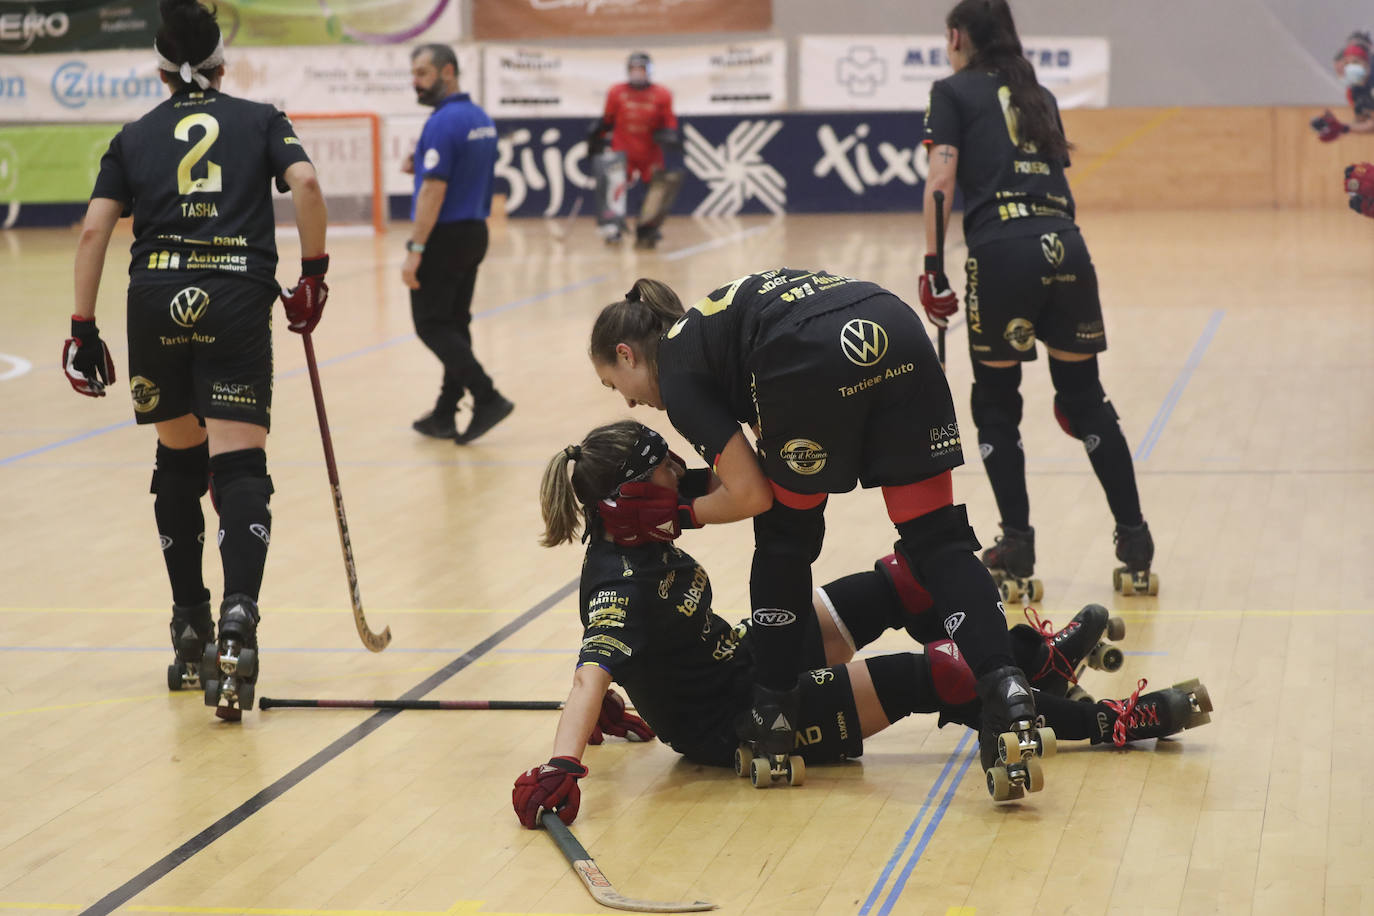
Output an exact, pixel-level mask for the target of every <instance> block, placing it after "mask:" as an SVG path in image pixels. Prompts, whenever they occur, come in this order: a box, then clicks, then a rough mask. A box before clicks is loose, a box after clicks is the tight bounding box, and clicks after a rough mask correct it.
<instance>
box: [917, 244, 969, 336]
mask: <svg viewBox="0 0 1374 916" xmlns="http://www.w3.org/2000/svg"><path fill="white" fill-rule="evenodd" d="M916 287H917V289H918V290H919V291H920V294H921V307H922V308H924V309H925V310H926V317H927V318H929V319H930V323H931V324H933V325H935V326H936V327H937V328H947V327H949V319H950V318H951V317H953V315H954V313H955V312H957V311H959V297H958V296H956V295H954V290H952V289H950V288H949V277H946V276H945V275H944V272H943V271H938V270H936V269H935V256H934V255H932V254H928V255H926V263H925V272H924V273H922V274H921V279H920V281H919V282H918V283H917V284H916Z"/></svg>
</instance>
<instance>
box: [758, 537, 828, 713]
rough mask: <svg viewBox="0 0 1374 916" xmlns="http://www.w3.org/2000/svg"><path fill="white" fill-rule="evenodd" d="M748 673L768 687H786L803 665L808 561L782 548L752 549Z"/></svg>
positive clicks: (809, 610)
mask: <svg viewBox="0 0 1374 916" xmlns="http://www.w3.org/2000/svg"><path fill="white" fill-rule="evenodd" d="M749 600H750V603H751V604H752V605H753V614H752V620H753V624H752V626H751V627H750V628H749V639H750V642H752V643H753V647H754V665H755V667H754V677H755V680H757V681H758V683H760V684H762V685H763V686H764V687H769V688H771V689H773V690H790V689H792V687H794V686H796V683H797V675H798V673H799V672H801V671H803V670H805V669H806V668H807V667H808V665H807V661H808V660H807V659H806V626H807V622H808V621H807V618H808V617H813V616H814V612H813V610H812V607H811V564H810V563H808V562H807V561H806V558H805V557H802V556H800V555H797V554H788V553H765V552H762V551H757V550H756V551H755V552H754V563H753V567H752V568H751V570H750V572H749Z"/></svg>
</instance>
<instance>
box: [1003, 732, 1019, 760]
mask: <svg viewBox="0 0 1374 916" xmlns="http://www.w3.org/2000/svg"><path fill="white" fill-rule="evenodd" d="M997 759H998V760H1000V761H1002V762H1003V763H1016V762H1017V761H1018V760H1020V759H1021V741H1020V739H1019V738H1017V737H1016V732H1002V734H1000V735H998V736H997Z"/></svg>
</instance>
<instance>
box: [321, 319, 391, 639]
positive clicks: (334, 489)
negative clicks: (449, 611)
mask: <svg viewBox="0 0 1374 916" xmlns="http://www.w3.org/2000/svg"><path fill="white" fill-rule="evenodd" d="M301 341H302V342H303V343H304V344H305V367H306V369H307V370H308V371H309V372H310V388H311V390H312V391H314V393H315V416H317V417H318V418H319V420H320V442H321V443H322V444H323V445H324V464H325V468H326V469H327V470H328V471H329V490H330V492H331V493H332V494H333V495H334V517H335V518H336V519H337V520H338V522H339V543H340V545H342V547H343V558H344V569H346V570H347V571H348V597H349V598H351V599H352V600H353V622H354V623H355V624H357V626H358V638H359V639H361V640H362V641H363V645H365V646H367V648H368V650H369V651H371V652H380V651H382V650H383V649H385V648H386V647H387V646H389V645H390V644H391V627H387V628H386V629H384V630H382V632H381V633H380V634H377V633H373V632H372V631H371V630H370V629H368V626H367V618H365V617H364V616H363V597H362V594H361V593H360V592H359V591H358V570H357V567H355V566H354V565H353V543H352V542H351V541H350V540H349V538H348V518H347V517H346V516H345V515H344V504H343V490H342V489H340V487H339V468H338V466H337V465H335V463H334V440H333V439H332V438H331V437H330V435H329V419H328V418H327V417H326V416H325V414H324V392H323V391H321V390H320V368H319V366H317V365H316V364H315V343H314V341H312V340H311V339H310V334H309V332H307V333H305V334H302V335H301Z"/></svg>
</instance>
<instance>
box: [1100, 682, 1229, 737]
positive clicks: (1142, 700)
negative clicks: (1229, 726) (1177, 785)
mask: <svg viewBox="0 0 1374 916" xmlns="http://www.w3.org/2000/svg"><path fill="white" fill-rule="evenodd" d="M1143 689H1145V679H1144V678H1141V679H1140V682H1139V684H1138V685H1137V686H1136V689H1135V693H1133V694H1131V695H1130V696H1129V697H1128V698H1126V699H1125V700H1122V701H1121V702H1119V703H1118V702H1117V701H1115V700H1103V701H1102V702H1100V703H1098V704H1097V734H1096V735H1094V736H1093V737H1092V738H1091V739H1090V740H1091V741H1092V743H1093V744H1105V743H1106V742H1108V741H1110V742H1112V743H1113V744H1115V745H1116V746H1117V747H1125V746H1126V743H1127V742H1128V741H1144V740H1146V739H1147V738H1167V737H1169V736H1170V735H1173V734H1176V733H1178V732H1181V731H1183V730H1184V729H1185V728H1197V727H1198V726H1199V725H1206V724H1207V723H1208V722H1211V721H1212V717H1211V715H1210V713H1211V712H1212V698H1211V696H1209V695H1208V693H1207V688H1206V687H1204V686H1203V685H1202V682H1201V681H1199V680H1198V679H1197V678H1193V679H1192V680H1191V681H1184V682H1183V683H1181V684H1175V685H1174V686H1172V687H1166V688H1165V689H1163V690H1155V691H1152V692H1151V693H1147V694H1145V695H1144V696H1141V695H1140V691H1141V690H1143Z"/></svg>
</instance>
